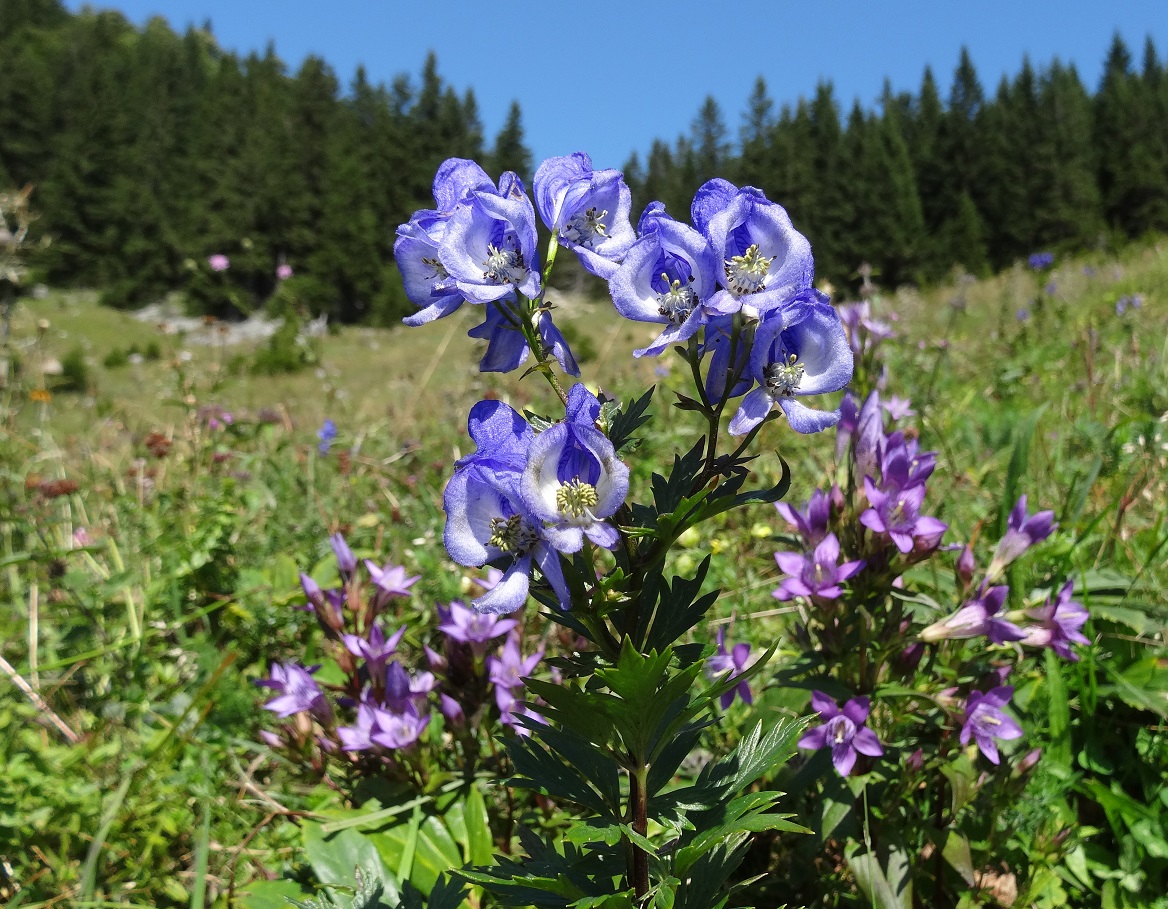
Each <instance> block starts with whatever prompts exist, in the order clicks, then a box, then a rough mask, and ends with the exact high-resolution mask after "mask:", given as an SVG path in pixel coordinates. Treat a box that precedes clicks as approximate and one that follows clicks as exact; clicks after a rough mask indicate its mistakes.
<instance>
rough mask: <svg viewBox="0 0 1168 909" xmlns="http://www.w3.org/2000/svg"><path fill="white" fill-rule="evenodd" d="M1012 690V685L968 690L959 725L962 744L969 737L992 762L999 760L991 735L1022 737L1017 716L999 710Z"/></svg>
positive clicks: (997, 736) (1009, 738) (967, 742)
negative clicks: (1015, 717) (967, 697)
mask: <svg viewBox="0 0 1168 909" xmlns="http://www.w3.org/2000/svg"><path fill="white" fill-rule="evenodd" d="M1013 694H1014V686H1012V685H999V686H998V687H997V688H994V689H991V690H990V691H987V692H985V693H984V694H983V693H982V692H980V691H971V692H970V693H969V700H968V701H966V703H965V717H964V720H963V722H962V726H961V744H962V745H968V744H969V739H970V737H972V738H973V739H974V741H976V742H977V747H978V748H979V749H981V753H982V754H984V755H985V756H986V757H987V758H989V760H990V762H991V763H994V764H997V763H999V758H998V745H997V742H995V741H994V739H1002V740H1003V741H1010V740H1011V739H1019V738H1021V737H1022V727H1021V726H1019V725H1018V722H1017V720H1015V719H1014V718H1013V717H1011V716H1008V715H1007V714H1006V713H1004V712H1003V711H1002V708H1003V707H1005V706H1006V702H1007V701H1009V700H1010V698H1011V697H1012V696H1013Z"/></svg>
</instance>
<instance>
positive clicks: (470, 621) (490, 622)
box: [438, 600, 519, 658]
mask: <svg viewBox="0 0 1168 909" xmlns="http://www.w3.org/2000/svg"><path fill="white" fill-rule="evenodd" d="M438 619H439V623H438V630H439V631H441V632H442V633H443V634H445V635H446V636H447V637H449V638H451V639H452V640H455V641H458V642H460V643H462V644H467V645H468V646H469V647H470V648H471V650H472V651H473V652H474V655H475V657H476V658H481V657H482V656H483V655H484V654H485V653H486V652H487V647H488V644H489V643H490V642H491V641H493V640H494V639H495V638H497V637H499V636H500V635H504V634H507V632H509V631H511V629H513V628H515V627H516V626H517V625H518V624H519V623H518V622H517V621H516V620H515V619H500V618H499V617H498V616H494V615H491V614H489V613H483V612H477V611H475V610H473V609H467V608H466V607H465V606H463V605H462V603H460V602H458V601H457V600H455V601H454V602H453V603H451V604H450V605H449V606H448V607H446V608H443V607H441V606H439V607H438Z"/></svg>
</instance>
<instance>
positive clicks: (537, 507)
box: [520, 385, 629, 553]
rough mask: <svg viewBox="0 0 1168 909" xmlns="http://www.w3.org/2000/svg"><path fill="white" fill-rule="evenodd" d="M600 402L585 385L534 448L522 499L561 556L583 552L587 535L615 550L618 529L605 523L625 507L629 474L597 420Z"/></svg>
mask: <svg viewBox="0 0 1168 909" xmlns="http://www.w3.org/2000/svg"><path fill="white" fill-rule="evenodd" d="M599 414H600V401H599V400H597V398H596V395H594V394H592V392H590V391H589V390H588V389H587V388H585V387H584V386H583V385H573V386H572V388H571V390H570V391H569V392H568V404H567V416H566V417H565V419H564V420H563V422H560V423H557V424H556V425H555V426H552V427H551V428H550V429H545V430H544V431H543V432H541V433H540V434H539V435H538V436H536V437H535V441H534V442H532V443H531V451H530V453H529V454H528V460H527V467H526V469H525V470H524V471H523V480H522V485H521V486H520V494H521V495H522V497H523V504H524V505H525V506H526V507H527V508H528V509H529V510H530V512H531V513H532V514H533V515H535V516H536V517H537V518H539V519H540V520H542V521H546V522H547V524H548V526H546V527H545V528H544V530H543V533H544V535H545V536H546V537H547V539H548V540H549V541H550V542H551V545H552V546H553V547H554V548H555V549H557V550H559V551H560V552H565V553H572V552H579V551H580V549H581V547H582V546H583V545H584V536H585V535H587V536H588V539H590V540H591V541H592V542H593V543H595V544H596V545H597V546H603V547H605V548H606V549H614V548H616V545H617V543H618V542H619V540H620V536H619V534H618V533H617V529H616V528H615V527H614V526H613V525H612V524H610V523H608V522H607V521H605V520H604V519H605V518H607V517H609V516H610V515H612V514H613V512H615V511H616V510H617V509H618V508H620V506H621V505H622V504H623V503H624V500H625V495H626V494H627V493H628V491H629V469H628V467H626V466H625V465H624V464H623V463H622V462H621V461H620V460H619V459H618V458H617V456H616V451H615V450H614V449H613V447H612V443H611V442H610V441H609V440H608V438H607V437H606V436H605V435H604V433H602V432H601V431H600V430H599V429H597V428H596V423H595V421H596V419H597V417H598V416H599Z"/></svg>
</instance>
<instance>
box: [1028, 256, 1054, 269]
mask: <svg viewBox="0 0 1168 909" xmlns="http://www.w3.org/2000/svg"><path fill="white" fill-rule="evenodd" d="M1026 264H1027V265H1029V266H1030V268H1031V270H1032V271H1044V270H1046V269H1048V268H1050V267H1051V266H1052V265H1054V253H1049V252H1036V253H1031V254H1030V258H1029V259H1027V260H1026Z"/></svg>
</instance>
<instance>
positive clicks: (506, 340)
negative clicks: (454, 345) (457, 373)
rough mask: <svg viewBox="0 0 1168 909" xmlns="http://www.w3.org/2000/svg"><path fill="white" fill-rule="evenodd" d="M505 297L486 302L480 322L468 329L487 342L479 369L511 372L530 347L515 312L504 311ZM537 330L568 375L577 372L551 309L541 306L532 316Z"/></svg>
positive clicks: (470, 334) (525, 357)
mask: <svg viewBox="0 0 1168 909" xmlns="http://www.w3.org/2000/svg"><path fill="white" fill-rule="evenodd" d="M507 305H508V303H507V301H504V300H500V301H497V302H494V303H488V304H487V306H486V317H485V318H484V319H483V323H482V324H481V325H479V326H477V327H475V328H472V329H471V330H470V331H468V332H467V335H468V336H469V337H472V338H479V339H481V340H485V341H486V342H487V350H486V353H484V354H483V358H482V360H481V361H480V362H479V372H511V371H512V370H514V369H518V368H519V367H520V366H522V365H523V364H524V363H525V362H526V361H527V355H528V354H529V353H530V352H531V348H530V347H529V346H528V344H527V338H526V337H524V335H523V331H522V330H521V329H520V327H519V324H518V316H515V315H514V314H513V313H512V312H509V311H506V310H505V309H504V307H506V306H507ZM534 322H535V327H536V330H537V331H538V332H539V336H540V339H541V340H542V341H543V345H544V347H545V348H547V350H548V351H550V352H551V355H552V356H553V357H555V358H556V359H557V360H559V362H560V368H561V369H563V370H564V372H566V373H567V374H568V375H570V376H578V375H580V367H579V366H578V365H577V364H576V358H575V357H574V356H572V351H571V350H570V349H569V348H568V342H567V341H566V340H565V339H564V336H563V335H562V334H561V333H560V330H559V329H558V328H556V326H555V325H554V324H553V323H552V316H551V313H550V312H548V311H547V310H543V309H541V310H540V311H539V312H537V313H536V314H535V316H534Z"/></svg>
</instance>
